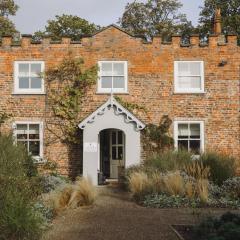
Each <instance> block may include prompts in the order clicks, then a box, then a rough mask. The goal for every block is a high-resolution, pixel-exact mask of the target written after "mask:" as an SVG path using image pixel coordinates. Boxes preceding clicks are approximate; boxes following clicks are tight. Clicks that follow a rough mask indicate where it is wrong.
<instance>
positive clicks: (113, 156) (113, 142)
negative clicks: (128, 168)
mask: <svg viewBox="0 0 240 240" xmlns="http://www.w3.org/2000/svg"><path fill="white" fill-rule="evenodd" d="M124 143H125V139H124V133H123V132H122V131H119V130H115V129H112V130H111V131H110V178H118V166H124V160H125V159H124V158H125V149H124V146H125V144H124Z"/></svg>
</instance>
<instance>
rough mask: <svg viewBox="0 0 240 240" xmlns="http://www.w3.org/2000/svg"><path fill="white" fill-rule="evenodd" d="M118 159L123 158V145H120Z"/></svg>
mask: <svg viewBox="0 0 240 240" xmlns="http://www.w3.org/2000/svg"><path fill="white" fill-rule="evenodd" d="M118 159H119V160H123V147H118Z"/></svg>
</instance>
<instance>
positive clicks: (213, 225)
mask: <svg viewBox="0 0 240 240" xmlns="http://www.w3.org/2000/svg"><path fill="white" fill-rule="evenodd" d="M193 231H194V235H195V238H196V239H197V240H205V239H208V240H232V239H234V240H239V239H240V215H239V214H233V213H230V212H228V213H225V214H223V215H222V216H221V218H220V219H214V218H211V217H210V218H207V219H206V220H204V221H203V222H202V223H201V224H200V225H199V226H197V227H195V228H194V230H193Z"/></svg>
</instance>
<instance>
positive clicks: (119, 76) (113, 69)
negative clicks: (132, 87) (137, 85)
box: [98, 61, 128, 93]
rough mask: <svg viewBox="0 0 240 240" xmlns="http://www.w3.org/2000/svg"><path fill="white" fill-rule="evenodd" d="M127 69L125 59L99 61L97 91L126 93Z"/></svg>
mask: <svg viewBox="0 0 240 240" xmlns="http://www.w3.org/2000/svg"><path fill="white" fill-rule="evenodd" d="M127 72H128V69H127V62H126V61H100V62H99V79H98V92H99V93H111V92H114V93H127V84H128V73H127Z"/></svg>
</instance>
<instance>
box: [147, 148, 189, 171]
mask: <svg viewBox="0 0 240 240" xmlns="http://www.w3.org/2000/svg"><path fill="white" fill-rule="evenodd" d="M191 161H192V156H191V154H190V153H188V152H187V151H172V150H169V151H164V152H161V153H158V154H157V155H155V156H154V157H152V158H150V159H147V160H146V161H145V163H144V166H145V167H149V168H153V169H155V170H158V171H161V172H168V171H176V170H181V169H183V167H184V166H186V165H187V164H189V163H191Z"/></svg>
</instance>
